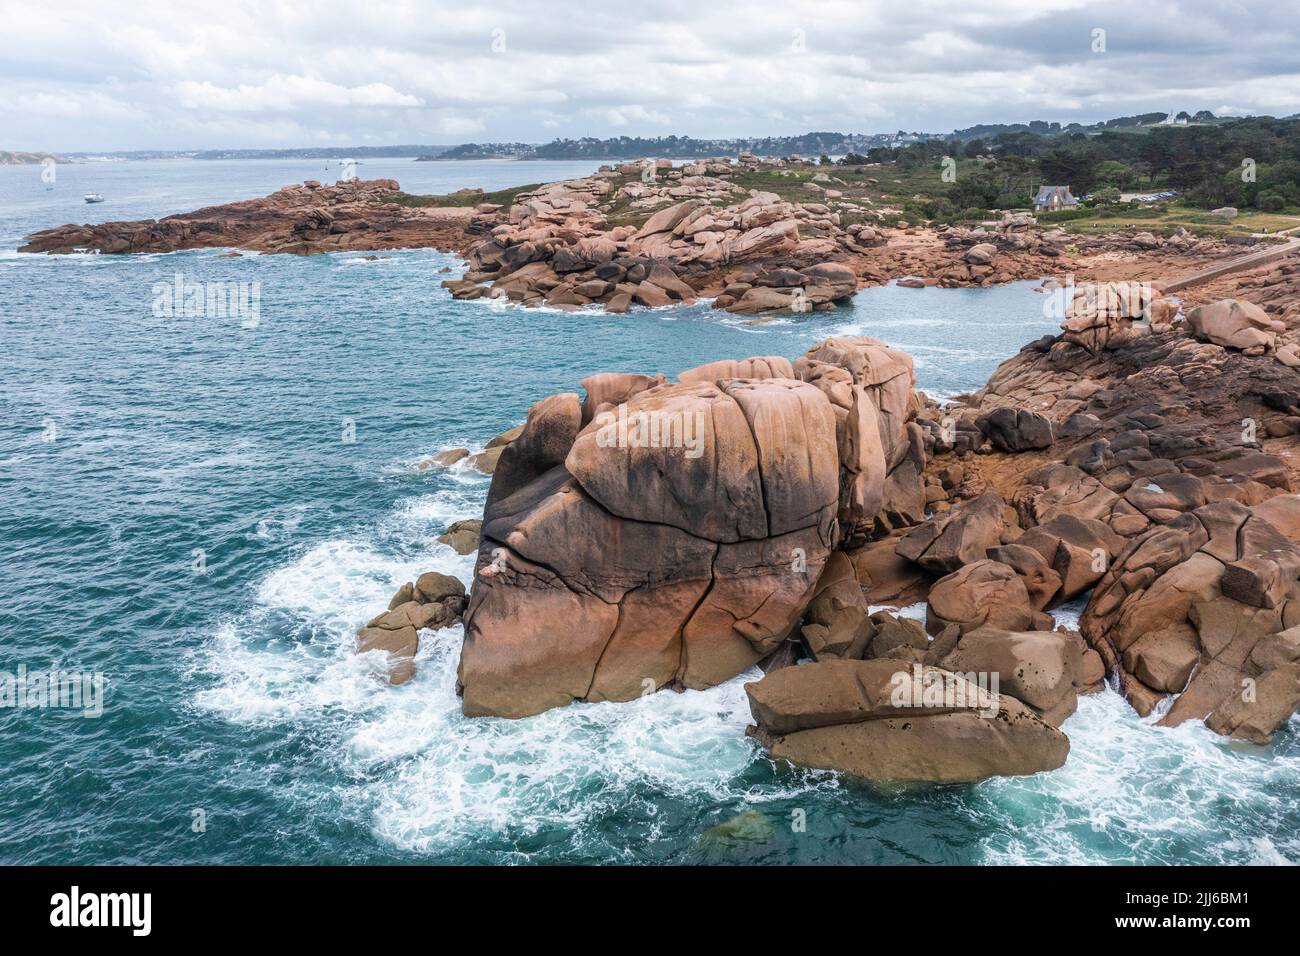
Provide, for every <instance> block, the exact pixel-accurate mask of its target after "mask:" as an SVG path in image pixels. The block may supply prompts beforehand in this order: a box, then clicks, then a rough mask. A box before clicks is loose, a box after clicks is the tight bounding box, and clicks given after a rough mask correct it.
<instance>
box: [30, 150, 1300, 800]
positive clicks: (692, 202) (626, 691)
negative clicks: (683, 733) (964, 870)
mask: <svg viewBox="0 0 1300 956" xmlns="http://www.w3.org/2000/svg"><path fill="white" fill-rule="evenodd" d="M647 169H651V171H652V175H651V174H647ZM755 169H766V171H767V172H773V171H775V172H776V173H777V174H780V173H781V171H782V170H783V169H784V167H782V166H779V165H778V166H772V165H771V164H767V165H766V166H765V164H764V163H763V162H760V161H757V160H752V158H750V159H744V158H742V161H741V162H740V163H737V164H732V163H723V162H709V163H700V164H692V165H690V166H687V167H683V168H681V169H671V168H667V167H662V166H657V167H653V168H651V167H646V166H644V165H641V164H630V165H628V166H623V167H607V168H604V169H602V170H601V171H600V172H599V173H597V174H596V175H595V176H592V177H589V178H587V179H582V180H574V181H569V182H564V183H554V184H550V185H547V186H544V187H541V188H539V189H536V190H532V191H528V192H521V193H519V194H517V195H516V196H514V200H513V202H511V203H510V204H509V205H505V204H496V203H488V202H482V203H478V204H476V205H475V206H473V207H468V206H465V207H460V206H450V207H449V206H412V205H407V204H403V203H401V202H395V201H392V200H393V196H394V195H395V194H398V192H399V191H398V187H397V184H396V183H395V182H393V181H391V180H377V181H372V182H361V183H340V184H338V185H336V186H320V185H319V184H313V183H308V184H306V185H304V186H295V187H289V188H286V189H284V190H281V191H280V192H277V193H275V194H273V195H272V196H271V197H267V198H266V199H263V200H252V201H249V202H246V203H235V204H231V205H229V206H222V207H214V208H212V209H208V210H200V211H198V212H196V213H193V214H188V215H185V216H178V217H169V218H168V219H164V220H160V221H158V222H141V223H108V224H104V225H101V226H65V227H61V228H59V229H53V230H47V231H45V232H42V233H37V234H36V235H34V236H32V237H29V243H28V245H27V246H25V247H24V251H29V252H52V253H66V252H73V251H79V250H96V251H100V252H104V253H126V252H144V251H170V250H173V249H179V248H196V247H211V246H224V245H234V246H239V247H242V248H248V249H256V250H259V251H265V252H287V253H295V254H312V253H321V252H330V251H336V250H341V249H362V248H365V249H387V248H396V247H400V246H434V247H437V248H440V249H446V250H448V251H455V252H457V253H459V254H461V255H462V256H463V257H464V258H465V260H466V262H467V263H468V271H467V272H466V274H465V276H464V277H463V278H460V279H453V280H448V281H447V282H445V283H444V285H445V286H446V287H447V288H448V289H449V291H450V292H451V294H452V295H454V296H455V297H457V298H462V299H476V298H482V297H488V298H505V299H507V300H509V301H513V302H517V303H519V304H521V305H524V306H539V305H546V306H550V307H555V308H561V309H578V308H583V307H591V306H598V307H601V308H603V309H605V310H606V311H609V312H625V311H627V310H629V309H631V308H633V307H634V306H638V305H639V306H644V307H658V306H663V305H669V304H671V303H674V302H690V301H693V300H695V299H699V298H711V299H712V300H713V306H714V307H715V308H718V309H725V310H726V311H728V312H732V313H737V314H743V315H754V316H760V315H764V314H770V313H779V312H805V311H818V310H828V309H832V308H834V307H835V303H837V302H841V301H844V300H845V299H847V298H849V297H851V296H852V295H853V294H854V292H855V291H856V290H857V289H859V288H861V287H863V286H866V285H872V284H878V283H881V282H885V281H889V280H890V279H900V280H903V281H902V282H900V284H905V285H918V286H925V285H939V286H945V287H953V286H964V285H981V286H984V285H990V284H993V283H997V282H1004V281H1009V280H1012V279H1025V278H1032V279H1039V278H1042V277H1044V276H1053V275H1055V276H1061V277H1062V279H1057V280H1049V281H1046V282H1045V284H1044V285H1045V288H1047V289H1048V290H1049V291H1053V292H1054V293H1056V294H1061V295H1062V296H1063V297H1065V296H1066V295H1068V296H1069V302H1068V307H1067V308H1066V314H1065V316H1064V319H1063V322H1062V331H1061V333H1060V334H1059V335H1056V336H1047V337H1044V338H1043V339H1041V340H1039V341H1037V342H1034V343H1030V344H1029V345H1027V346H1025V347H1024V348H1023V349H1022V350H1021V352H1020V353H1019V354H1018V355H1016V356H1014V357H1012V358H1011V359H1009V360H1007V361H1006V362H1004V363H1003V364H1002V366H1000V367H999V369H998V370H997V371H996V372H995V373H994V375H993V376H992V377H991V378H990V380H989V382H988V384H987V385H986V386H985V387H984V388H982V389H980V390H979V391H978V392H976V393H975V394H973V395H970V396H963V397H961V398H960V399H958V400H956V401H954V402H952V403H949V404H947V405H943V406H940V405H938V404H936V403H935V402H933V401H931V400H930V399H929V398H928V397H927V396H925V395H924V394H923V393H921V392H918V391H916V380H915V374H914V372H913V368H912V361H911V359H910V357H909V356H907V355H906V354H904V353H902V352H900V351H898V350H896V349H892V348H890V347H889V346H888V345H887V344H886V343H883V342H880V341H878V340H875V339H872V338H868V337H862V336H858V337H846V338H833V339H828V340H826V341H824V342H821V343H819V344H818V345H816V346H814V347H813V348H811V349H809V350H808V352H807V353H806V354H804V355H803V356H801V357H798V358H797V359H796V360H795V361H793V362H792V361H791V360H790V359H789V358H787V357H783V356H755V357H752V358H748V359H744V360H739V361H735V360H725V361H719V362H713V363H710V364H707V365H704V366H700V367H697V368H694V369H687V370H684V371H681V372H679V373H678V374H677V376H676V379H675V380H669V379H668V378H667V377H666V376H665V375H664V374H662V373H661V370H657V369H640V370H634V371H597V372H595V373H594V374H592V375H591V376H589V377H587V378H585V379H583V380H582V381H581V382H580V383H575V384H576V385H579V386H580V387H581V389H582V392H581V394H580V393H579V392H577V391H574V392H564V393H560V394H557V395H552V396H550V397H546V398H542V399H541V400H540V401H538V402H537V403H536V404H535V405H533V407H532V409H531V410H530V412H529V414H528V418H527V421H526V423H525V424H524V425H523V426H522V427H521V428H519V429H516V430H512V432H511V433H507V434H506V435H502V436H498V439H495V440H494V442H493V444H492V447H491V448H490V449H489V450H488V452H485V453H483V454H482V455H480V456H478V460H476V462H475V464H476V466H477V467H480V468H481V470H484V471H488V472H490V473H492V476H493V477H492V484H491V488H490V490H489V493H488V499H487V503H486V506H485V509H484V513H483V515H482V517H481V522H479V523H476V522H475V519H471V520H467V521H465V522H461V523H458V524H457V526H456V527H455V528H454V529H449V533H448V536H447V538H448V540H447V543H448V544H449V545H451V546H452V547H454V548H455V549H456V550H457V551H458V552H461V553H469V552H471V551H473V550H475V549H476V550H477V559H476V567H475V572H474V578H473V586H472V587H471V588H470V589H469V592H468V594H466V593H465V592H464V589H463V588H462V587H461V586H460V584H459V582H456V581H453V580H452V579H449V578H445V576H441V575H433V574H429V575H424V576H422V577H421V578H420V579H419V580H417V581H415V582H412V583H411V584H408V585H406V586H405V587H404V588H403V589H401V590H400V591H399V592H398V593H397V594H396V595H395V596H394V599H393V601H392V602H391V603H390V606H389V608H388V609H387V610H385V611H383V612H382V613H380V614H379V615H378V616H377V617H376V618H375V619H374V620H372V621H371V622H370V623H369V624H368V625H367V626H366V627H365V628H363V629H362V631H361V634H360V635H359V639H358V649H359V650H360V651H371V650H378V651H383V652H385V653H387V654H388V656H389V657H388V659H389V661H390V663H391V670H390V673H389V676H390V679H391V680H392V681H393V682H394V683H401V682H403V681H405V680H408V679H409V678H410V676H411V674H412V673H413V667H414V656H415V653H416V650H417V648H418V643H419V640H420V635H421V634H422V633H426V634H427V633H429V632H430V631H436V630H438V629H440V628H445V627H447V626H449V625H451V624H454V623H457V622H460V621H463V623H464V630H465V637H464V643H463V646H462V649H461V657H460V669H459V689H460V692H461V694H462V698H463V710H464V712H465V714H467V715H469V716H498V717H511V718H518V717H525V716H528V715H532V714H537V713H540V712H542V711H545V710H548V709H551V708H554V707H561V706H565V705H568V704H570V703H572V702H574V701H626V700H631V699H633V698H636V697H639V696H642V695H643V694H646V693H653V692H656V691H660V690H682V689H698V688H707V687H711V686H714V685H716V684H718V683H721V682H723V681H727V680H730V679H732V678H734V677H736V676H737V675H739V674H743V673H746V672H747V671H749V670H750V669H751V668H753V667H755V666H758V667H760V668H762V670H763V671H764V677H763V678H762V679H761V680H757V681H754V682H752V683H750V684H748V685H746V690H747V692H748V693H749V697H750V701H751V709H752V712H753V717H754V725H753V726H752V727H751V729H750V733H751V736H752V737H753V738H754V739H755V740H756V741H757V742H758V743H759V744H761V745H762V746H764V747H766V748H767V749H768V750H769V751H770V753H771V754H772V755H773V756H774V757H776V758H780V759H783V760H787V761H789V762H791V763H795V764H798V765H802V766H807V767H815V768H827V769H838V770H842V771H845V772H847V773H850V774H853V775H855V776H858V777H863V778H866V779H870V780H879V781H891V782H898V781H932V782H970V781H975V780H980V779H984V778H986V777H988V776H993V775H1006V774H1023V773H1034V772H1038V771H1043V770H1050V769H1054V768H1056V767H1059V766H1060V765H1061V764H1062V763H1063V762H1064V761H1065V759H1066V755H1067V753H1068V748H1069V742H1068V740H1067V739H1066V736H1065V734H1064V733H1062V731H1061V730H1060V729H1059V726H1060V724H1061V722H1062V721H1063V720H1064V719H1065V718H1066V717H1068V715H1069V714H1070V713H1072V712H1073V710H1074V708H1075V706H1076V700H1077V696H1078V695H1079V694H1083V693H1091V692H1095V691H1097V690H1100V689H1101V688H1102V687H1103V686H1104V684H1105V682H1106V681H1108V680H1109V681H1110V682H1112V684H1113V685H1114V686H1115V687H1117V688H1118V690H1120V692H1122V693H1123V694H1124V696H1125V697H1126V698H1127V700H1128V701H1129V702H1130V703H1131V704H1132V705H1133V707H1134V708H1135V709H1136V710H1137V711H1138V712H1139V713H1141V714H1143V715H1148V714H1156V715H1158V719H1159V721H1160V723H1162V724H1164V725H1169V726H1172V725H1177V724H1179V723H1181V722H1183V721H1187V720H1203V721H1205V722H1206V724H1207V725H1208V726H1209V727H1210V728H1211V729H1213V730H1214V731H1216V732H1218V733H1221V734H1224V735H1228V736H1232V737H1236V738H1240V739H1243V740H1247V741H1251V742H1253V743H1257V744H1258V743H1265V742H1267V741H1268V740H1269V739H1270V738H1271V735H1272V734H1273V733H1274V732H1276V730H1277V729H1278V728H1279V727H1281V726H1282V725H1283V724H1285V723H1286V721H1287V720H1289V719H1290V717H1291V715H1292V714H1293V713H1294V712H1295V710H1296V708H1297V706H1298V705H1300V496H1297V495H1296V494H1293V492H1294V491H1295V490H1296V487H1297V484H1296V483H1297V481H1300V473H1298V462H1300V460H1298V459H1297V457H1296V451H1297V448H1298V447H1300V373H1297V367H1300V307H1298V306H1300V263H1297V262H1296V261H1295V259H1294V258H1284V259H1281V260H1278V261H1274V262H1269V263H1265V264H1261V265H1259V266H1258V267H1257V268H1253V269H1249V270H1245V271H1243V272H1241V273H1240V274H1236V275H1233V276H1219V277H1216V278H1214V279H1213V280H1211V281H1207V282H1205V283H1204V284H1202V285H1198V286H1195V287H1192V288H1189V289H1187V290H1185V292H1184V294H1183V296H1182V297H1181V298H1174V297H1171V296H1166V295H1163V294H1162V288H1164V282H1165V281H1166V280H1169V279H1172V278H1173V277H1175V276H1176V275H1177V274H1179V273H1181V272H1186V271H1189V270H1192V269H1197V268H1204V267H1205V266H1207V265H1209V264H1213V263H1214V262H1216V261H1219V260H1221V259H1222V257H1223V256H1224V254H1225V252H1226V251H1227V250H1226V249H1225V248H1224V247H1223V245H1222V244H1221V243H1218V242H1215V241H1211V240H1197V239H1195V238H1193V237H1190V236H1186V235H1176V236H1172V237H1168V238H1166V239H1159V238H1157V237H1154V236H1151V235H1149V234H1143V233H1137V234H1120V235H1116V236H1110V237H1106V238H1100V239H1091V240H1077V239H1071V238H1069V237H1066V236H1065V235H1064V234H1063V233H1058V232H1056V231H1053V230H1043V229H1040V228H1038V226H1037V225H1036V224H1035V223H1034V222H1033V219H1032V217H1028V216H1023V215H1008V216H1004V217H1002V218H1001V219H1000V220H998V221H996V222H994V223H990V224H989V225H987V226H983V227H979V228H964V227H961V228H956V227H943V228H916V227H912V226H910V225H908V224H905V223H898V222H886V221H885V220H886V218H887V217H885V216H883V215H880V216H878V217H877V219H876V221H874V223H873V222H872V221H868V220H870V218H871V217H870V216H868V217H867V218H866V219H863V218H862V215H863V209H864V208H865V206H864V205H863V203H861V202H859V203H857V204H856V205H854V206H853V210H849V209H847V208H845V206H846V205H847V204H845V203H843V202H841V199H842V196H841V195H840V192H841V191H840V190H839V189H838V188H837V183H836V182H835V181H834V180H833V178H832V177H830V176H829V175H827V177H826V179H824V180H817V179H816V178H813V179H810V180H807V181H801V184H800V188H803V187H808V186H810V185H811V186H812V187H813V188H810V189H808V190H807V192H808V194H809V198H808V200H807V201H795V200H794V199H792V198H790V197H789V196H785V197H783V196H782V195H779V194H778V193H776V192H769V191H766V190H762V189H755V188H748V189H747V188H745V187H743V186H741V185H739V184H738V183H737V182H735V181H734V180H735V179H736V178H738V177H740V176H741V175H742V174H745V173H747V172H753V171H754V170H755ZM804 172H805V173H806V170H805V171H804ZM850 219H852V220H854V221H846V220H850ZM620 220H622V221H620ZM1067 274H1073V276H1074V278H1075V285H1074V286H1073V287H1072V293H1066V292H1059V291H1058V290H1062V289H1065V288H1066V284H1065V281H1064V276H1066V275H1067ZM1132 280H1144V281H1132ZM1145 280H1155V281H1145ZM457 457H459V453H453V454H444V455H443V456H441V457H440V458H439V459H435V465H436V466H444V465H447V464H449V463H451V462H452V461H454V460H455V459H456V458H457ZM1067 601H1085V602H1086V604H1085V607H1084V611H1083V614H1082V616H1081V619H1080V624H1079V629H1078V631H1074V630H1070V629H1068V628H1064V627H1057V626H1056V625H1055V622H1054V620H1053V618H1052V615H1051V613H1050V612H1051V611H1052V610H1053V609H1054V608H1057V607H1059V606H1060V605H1061V604H1062V603H1064V602H1067ZM918 602H924V603H925V606H926V613H925V622H924V626H922V625H921V624H920V623H918V622H916V621H913V620H911V619H909V618H908V617H905V616H900V615H899V614H897V613H896V610H897V609H898V608H901V607H903V606H906V605H910V604H914V603H918ZM882 606H884V607H885V608H887V609H886V610H880V609H879V608H880V607H882ZM891 608H892V609H894V610H889V609H891Z"/></svg>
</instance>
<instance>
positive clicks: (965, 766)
mask: <svg viewBox="0 0 1300 956" xmlns="http://www.w3.org/2000/svg"><path fill="white" fill-rule="evenodd" d="M745 691H746V693H748V695H749V701H750V710H751V712H752V713H753V716H754V726H753V727H751V728H750V733H751V735H752V736H754V737H755V738H756V739H757V740H758V741H759V742H760V743H762V744H763V746H765V747H766V748H767V750H768V751H769V752H770V753H771V755H772V756H773V757H775V758H777V759H779V760H785V761H789V762H790V763H792V764H795V765H797V766H801V767H811V768H815V769H832V770H841V771H844V772H846V773H849V774H852V775H853V776H856V777H859V778H862V779H865V780H870V781H875V782H888V783H910V782H918V781H925V782H935V783H974V782H976V781H979V780H983V779H986V778H987V777H992V776H1014V775H1021V774H1031V773H1037V772H1039V771H1043V770H1054V769H1056V768H1057V767H1060V766H1061V765H1062V764H1063V763H1065V758H1066V755H1067V754H1068V752H1069V746H1070V744H1069V741H1068V740H1067V739H1066V737H1065V735H1064V734H1062V733H1061V732H1060V731H1059V730H1057V729H1055V728H1054V727H1052V726H1051V725H1050V724H1048V723H1047V722H1046V721H1044V720H1043V719H1042V718H1040V717H1039V716H1038V715H1037V714H1036V713H1034V711H1033V710H1031V709H1030V708H1029V707H1027V706H1025V705H1024V704H1022V703H1021V702H1020V701H1018V700H1016V699H1014V698H1013V697H1011V696H1009V695H1007V694H996V695H995V694H991V693H989V692H988V691H987V690H986V689H983V688H981V687H980V686H979V685H977V684H976V683H973V682H971V681H969V680H967V679H966V678H965V677H963V676H961V675H958V674H954V673H951V672H949V671H944V670H941V669H938V668H932V667H923V666H921V665H907V664H904V663H900V662H898V661H893V660H870V661H825V662H821V663H817V664H807V665H804V666H802V667H787V668H783V669H781V670H778V671H775V672H774V673H771V674H768V675H767V676H766V677H764V678H763V679H762V680H761V681H756V682H754V683H750V684H746V685H745Z"/></svg>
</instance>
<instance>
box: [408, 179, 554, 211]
mask: <svg viewBox="0 0 1300 956" xmlns="http://www.w3.org/2000/svg"><path fill="white" fill-rule="evenodd" d="M542 185H543V184H542V183H531V184H529V185H527V186H512V187H510V188H509V189H498V190H497V191H496V192H490V193H485V192H484V191H483V190H481V189H461V190H457V191H456V192H454V193H444V194H443V195H440V196H419V195H415V194H413V193H403V192H396V193H389V194H388V195H387V196H384V197H383V201H384V202H391V203H396V204H397V205H399V206H407V207H409V208H412V209H418V208H420V207H422V206H477V205H478V204H479V203H483V202H490V203H497V204H498V205H502V206H509V205H510V204H511V203H513V202H514V201H515V197H516V196H518V195H519V194H520V193H526V192H532V191H533V190H534V189H540V188H541V187H542Z"/></svg>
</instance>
